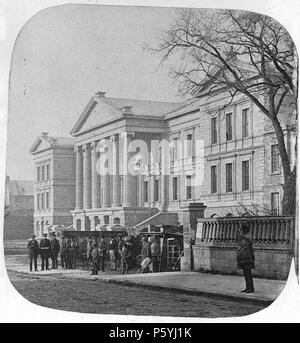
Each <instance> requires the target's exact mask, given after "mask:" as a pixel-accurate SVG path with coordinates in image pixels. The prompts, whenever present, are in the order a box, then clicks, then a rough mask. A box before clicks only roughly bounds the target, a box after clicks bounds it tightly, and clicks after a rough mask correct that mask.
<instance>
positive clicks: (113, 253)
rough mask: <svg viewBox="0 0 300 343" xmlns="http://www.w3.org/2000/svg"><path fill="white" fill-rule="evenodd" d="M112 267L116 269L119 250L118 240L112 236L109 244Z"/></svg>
mask: <svg viewBox="0 0 300 343" xmlns="http://www.w3.org/2000/svg"><path fill="white" fill-rule="evenodd" d="M108 251H109V260H110V269H111V270H116V254H117V252H118V242H117V240H116V239H115V238H114V237H112V238H111V240H110V241H109V245H108Z"/></svg>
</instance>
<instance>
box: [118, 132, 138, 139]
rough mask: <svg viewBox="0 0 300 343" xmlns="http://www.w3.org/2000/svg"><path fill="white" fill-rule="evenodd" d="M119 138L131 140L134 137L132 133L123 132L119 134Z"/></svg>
mask: <svg viewBox="0 0 300 343" xmlns="http://www.w3.org/2000/svg"><path fill="white" fill-rule="evenodd" d="M121 136H122V138H127V139H128V138H129V139H132V138H134V136H135V132H133V131H125V132H122V133H121Z"/></svg>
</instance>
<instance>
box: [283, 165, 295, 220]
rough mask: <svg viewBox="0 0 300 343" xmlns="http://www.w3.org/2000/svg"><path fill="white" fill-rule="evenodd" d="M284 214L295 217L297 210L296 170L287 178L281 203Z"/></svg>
mask: <svg viewBox="0 0 300 343" xmlns="http://www.w3.org/2000/svg"><path fill="white" fill-rule="evenodd" d="M281 205H282V214H285V215H293V216H294V215H295V210H296V168H294V170H293V171H292V172H291V174H290V176H288V177H285V180H284V184H283V197H282V201H281Z"/></svg>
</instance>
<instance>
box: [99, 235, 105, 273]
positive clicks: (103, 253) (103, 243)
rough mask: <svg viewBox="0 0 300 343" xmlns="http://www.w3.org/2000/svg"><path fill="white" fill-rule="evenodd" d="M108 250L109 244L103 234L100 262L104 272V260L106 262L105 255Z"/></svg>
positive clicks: (100, 246)
mask: <svg viewBox="0 0 300 343" xmlns="http://www.w3.org/2000/svg"><path fill="white" fill-rule="evenodd" d="M106 250H107V244H106V242H105V240H104V237H103V236H102V237H101V238H100V244H99V262H100V266H99V267H100V270H101V271H102V272H104V262H105V255H106Z"/></svg>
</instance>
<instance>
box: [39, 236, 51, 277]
mask: <svg viewBox="0 0 300 343" xmlns="http://www.w3.org/2000/svg"><path fill="white" fill-rule="evenodd" d="M43 236H44V238H43V239H42V240H41V243H40V250H41V259H42V270H44V268H45V267H46V270H49V257H50V247H51V242H50V240H49V239H48V238H47V234H46V233H44V234H43ZM45 265H46V266H45Z"/></svg>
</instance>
